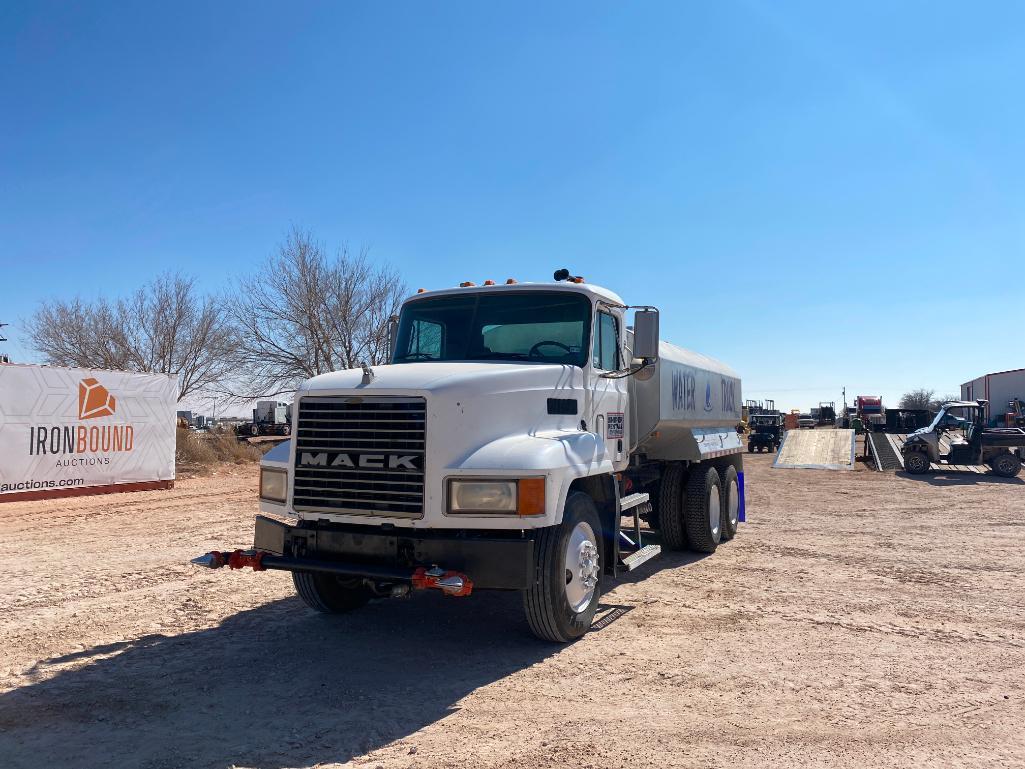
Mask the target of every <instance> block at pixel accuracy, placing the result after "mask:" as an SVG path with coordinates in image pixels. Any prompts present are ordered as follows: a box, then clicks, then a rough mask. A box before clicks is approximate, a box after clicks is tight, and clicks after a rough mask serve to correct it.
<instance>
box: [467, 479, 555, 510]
mask: <svg viewBox="0 0 1025 769" xmlns="http://www.w3.org/2000/svg"><path fill="white" fill-rule="evenodd" d="M448 512H449V513H454V514H464V515H465V514H468V513H500V514H501V513H509V514H512V515H544V513H545V479H544V478H521V479H519V480H511V481H499V480H472V479H465V480H458V479H455V478H452V479H450V480H449V482H448Z"/></svg>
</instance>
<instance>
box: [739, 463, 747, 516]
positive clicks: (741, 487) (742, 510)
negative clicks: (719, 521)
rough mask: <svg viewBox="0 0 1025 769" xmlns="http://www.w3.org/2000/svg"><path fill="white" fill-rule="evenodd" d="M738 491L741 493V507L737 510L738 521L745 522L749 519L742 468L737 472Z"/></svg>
mask: <svg viewBox="0 0 1025 769" xmlns="http://www.w3.org/2000/svg"><path fill="white" fill-rule="evenodd" d="M737 491H738V492H739V493H740V507H739V508H738V510H737V521H738V522H739V523H744V522H746V521H747V504H746V498H745V496H744V471H743V470H741V471H740V472H739V473H737Z"/></svg>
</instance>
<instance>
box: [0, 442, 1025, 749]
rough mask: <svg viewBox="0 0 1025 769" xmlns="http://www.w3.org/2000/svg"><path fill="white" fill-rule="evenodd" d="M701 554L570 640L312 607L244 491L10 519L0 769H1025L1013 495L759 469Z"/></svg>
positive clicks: (496, 604) (1019, 561) (1017, 486)
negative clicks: (732, 517) (249, 560)
mask: <svg viewBox="0 0 1025 769" xmlns="http://www.w3.org/2000/svg"><path fill="white" fill-rule="evenodd" d="M771 459H772V458H771V457H770V456H769V455H760V456H755V457H747V460H746V461H747V486H748V494H749V497H748V499H749V502H748V504H749V521H748V523H746V524H744V525H742V527H741V531H740V533H739V535H738V537H737V538H736V539H735V540H734V541H733V542H731V543H729V544H727V545H724V546H722V547H720V549H719V551H718V552H717V553H715V554H714V555H712V556H710V557H702V558H696V557H693V556H687V555H669V556H666V557H663V558H662V559H660V560H657V561H655V562H653V564H649V565H648V566H646V567H642V570H641V572H642V573H641V574H640V575H639V576H634V577H632V578H628V579H626V580H623V581H621V582H619V583H618V584H614V585H612V584H610V585H606V591H607V592H606V593H605V596H604V600H603V605H604V608H603V610H602V612H601V615H600V620H599V622H598V623H597V628H596V629H595V630H594V631H592V633H590V634H589V635H588V636H587V637H585V638H584V639H583V640H581V641H580V642H578V643H576V644H573V645H570V646H565V647H554V646H551V645H546V644H543V643H541V642H539V641H536V640H535V639H534V638H533V637H532V636H531V635H530V634H529V633H528V631H527V630H526V627H525V625H524V623H523V621H522V618H521V607H520V602H519V598H518V596H516V595H513V594H478V595H474V596H471V597H470V598H468V599H444V598H442V597H441V596H439V595H423V596H418V597H417V598H414V599H411V600H392V601H387V602H381V603H377V604H374V605H372V606H370V607H367V608H366V609H363V610H361V611H359V612H357V613H355V614H352V615H349V616H345V617H323V616H318V615H315V614H313V613H311V612H309V611H308V610H307V609H306V608H305V607H304V606H303V605H302V604H301V603H300V601H299V600H298V599H297V598H296V597H294V595H293V592H292V587H291V580H290V578H289V576H288V575H287V574H282V573H273V572H265V573H261V574H254V573H252V572H250V571H248V570H247V571H245V572H235V573H229V572H227V571H226V570H223V571H219V572H208V571H204V570H199V569H195V568H193V567H190V566H188V565H187V561H188V559H189V558H190V557H192V556H195V555H197V554H199V553H202V552H204V551H206V550H209V549H212V548H217V547H224V546H229V545H242V546H244V545H246V544H247V543H248V542H250V541H251V540H250V536H251V518H252V515H253V514H254V512H255V508H256V505H255V502H254V498H253V489H254V488H255V472H254V471H253V470H251V469H248V468H246V469H240V470H235V471H234V473H233V474H232V473H228V474H221V475H218V476H216V477H211V478H197V479H191V480H186V481H183V482H181V483H179V485H178V487H177V488H176V489H175V490H174V491H172V492H147V493H139V494H125V495H117V496H107V497H89V498H80V499H76V500H56V501H49V502H24V503H11V504H5V505H2V506H0V541H2V542H3V543H4V547H3V548H2V553H0V649H2V652H3V653H2V656H0V766H3V767H5V769H15V768H16V767H58V768H61V769H63V768H64V767H67V768H68V769H71V768H72V767H73V768H74V769H82V768H83V767H94V766H95V767H100V766H125V767H149V768H154V769H155V768H156V767H190V768H191V767H229V766H244V767H266V768H270V769H278V768H280V767H310V766H323V765H329V766H333V765H337V764H343V763H346V762H351V764H352V765H354V766H359V767H372V768H373V767H387V768H389V769H390V768H391V767H423V768H424V769H427V768H428V767H429V768H431V769H437V768H439V767H461V768H462V767H496V768H497V767H563V766H565V767H574V769H587V768H589V767H590V768H597V767H664V766H688V767H689V766H693V767H720V766H721V767H772V766H797V765H800V766H849V767H859V769H860V768H861V767H905V766H906V767H916V769H920V768H921V767H933V766H935V767H941V766H942V767H953V766H979V767H983V766H985V767H992V766H1022V765H1025V734H1023V730H1022V724H1023V722H1025V547H1023V545H1025V483H1023V482H1021V481H1019V480H1015V481H1002V480H1000V479H997V478H994V477H991V476H978V475H972V476H926V477H924V478H911V477H902V476H894V475H893V474H883V473H875V472H865V471H862V472H830V471H816V470H773V469H770V467H769V465H770V463H771Z"/></svg>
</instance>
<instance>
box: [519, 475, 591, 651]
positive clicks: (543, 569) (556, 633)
mask: <svg viewBox="0 0 1025 769" xmlns="http://www.w3.org/2000/svg"><path fill="white" fill-rule="evenodd" d="M601 545H602V530H601V521H600V520H599V519H598V511H597V510H596V509H595V507H594V502H593V501H592V499H591V498H590V497H589V496H587V495H586V494H583V493H581V492H579V491H574V492H571V493H570V495H569V497H568V498H567V499H566V509H565V512H564V514H563V519H562V523H560V524H559V525H558V526H551V527H548V528H546V529H541V530H540V531H539V532H538V536H537V538H536V539H535V540H534V584H533V585H532V586H531V587H529V588H527V589H526V590H525V591H524V592H523V608H524V611H525V612H526V615H527V624H528V625H530V629H531V630H532V631H533V633H534V635H536V636H537V637H538V638H540V639H542V640H545V641H554V642H555V643H566V642H567V641H572V640H574V639H576V638H580V636H582V635H583V634H584V633H586V632H587V631H588V630H589V629H590V627H591V621H592V620H593V619H594V613H595V612H596V611H597V609H598V598H599V597H600V595H601V586H600V585H599V581H600V579H601Z"/></svg>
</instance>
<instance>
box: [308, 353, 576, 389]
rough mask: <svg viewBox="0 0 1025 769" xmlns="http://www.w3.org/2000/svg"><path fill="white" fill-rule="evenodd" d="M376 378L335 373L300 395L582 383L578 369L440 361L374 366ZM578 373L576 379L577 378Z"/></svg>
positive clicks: (358, 373)
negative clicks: (367, 378)
mask: <svg viewBox="0 0 1025 769" xmlns="http://www.w3.org/2000/svg"><path fill="white" fill-rule="evenodd" d="M373 372H374V377H373V379H372V380H371V381H370V382H369V383H367V384H363V371H362V369H349V370H346V371H334V372H332V373H330V374H321V375H320V376H317V377H314V378H313V379H310V380H308V381H307V382H305V383H304V384H303V386H302V388H301V389H300V392H299V394H300V395H303V394H310V395H316V394H318V393H323V392H326V391H336V390H358V391H361V392H365V393H367V394H370V393H373V392H374V391H388V392H390V391H395V390H403V391H408V390H419V391H427V392H439V391H444V390H466V391H468V392H470V391H475V392H478V393H496V392H502V391H506V390H513V389H515V390H524V389H558V388H572V387H573V384H574V382H577V383H578V384H579V382H580V376H579V374H580V369H579V368H577V367H576V366H569V365H563V364H548V363H519V362H515V361H513V362H510V361H501V362H494V363H491V362H486V363H485V362H472V361H438V362H429V361H426V362H422V363H396V364H391V365H384V366H374V367H373ZM574 372H577V374H578V375H577V376H574V375H573V374H574Z"/></svg>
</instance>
